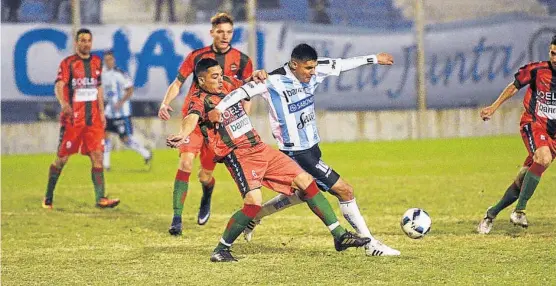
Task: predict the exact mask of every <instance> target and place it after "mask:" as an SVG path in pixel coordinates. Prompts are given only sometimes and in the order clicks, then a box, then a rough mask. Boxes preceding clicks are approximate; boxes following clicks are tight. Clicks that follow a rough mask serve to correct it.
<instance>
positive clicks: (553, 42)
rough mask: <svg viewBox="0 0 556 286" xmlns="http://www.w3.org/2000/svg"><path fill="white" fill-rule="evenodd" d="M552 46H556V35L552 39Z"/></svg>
mask: <svg viewBox="0 0 556 286" xmlns="http://www.w3.org/2000/svg"><path fill="white" fill-rule="evenodd" d="M550 44H551V45H556V35H554V36H553V37H552V42H550Z"/></svg>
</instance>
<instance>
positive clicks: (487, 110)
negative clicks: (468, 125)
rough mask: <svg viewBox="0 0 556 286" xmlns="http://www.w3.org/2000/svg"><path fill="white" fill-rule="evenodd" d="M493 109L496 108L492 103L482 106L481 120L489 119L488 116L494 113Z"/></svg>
mask: <svg viewBox="0 0 556 286" xmlns="http://www.w3.org/2000/svg"><path fill="white" fill-rule="evenodd" d="M495 111H496V108H494V107H493V106H492V105H491V106H488V107H485V108H483V109H482V110H481V119H483V121H488V120H490V118H491V117H492V115H493V114H494V112H495Z"/></svg>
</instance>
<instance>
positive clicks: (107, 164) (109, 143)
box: [102, 138, 112, 169]
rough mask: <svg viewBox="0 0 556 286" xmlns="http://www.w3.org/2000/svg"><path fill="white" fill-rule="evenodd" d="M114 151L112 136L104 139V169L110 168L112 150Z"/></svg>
mask: <svg viewBox="0 0 556 286" xmlns="http://www.w3.org/2000/svg"><path fill="white" fill-rule="evenodd" d="M111 151H112V140H110V138H105V139H104V154H103V160H102V165H103V167H104V169H110V152H111Z"/></svg>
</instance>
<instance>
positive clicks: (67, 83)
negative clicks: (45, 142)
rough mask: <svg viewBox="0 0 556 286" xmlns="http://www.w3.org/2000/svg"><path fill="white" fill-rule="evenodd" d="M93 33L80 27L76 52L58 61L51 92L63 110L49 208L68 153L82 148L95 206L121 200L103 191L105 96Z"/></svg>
mask: <svg viewBox="0 0 556 286" xmlns="http://www.w3.org/2000/svg"><path fill="white" fill-rule="evenodd" d="M92 44H93V35H92V34H91V31H89V30H87V29H80V30H79V31H77V33H76V35H75V47H76V53H75V54H73V55H71V56H69V57H67V58H65V59H64V60H62V62H61V63H60V68H59V69H58V75H57V77H56V84H55V87H54V93H55V94H56V98H57V99H58V102H60V106H61V107H62V112H61V114H60V123H61V127H60V143H59V145H58V153H57V157H56V160H55V161H54V163H52V165H50V171H49V172H48V185H47V187H46V194H45V197H44V200H43V202H42V206H43V207H44V208H50V209H51V208H52V206H53V200H54V189H55V187H56V183H57V182H58V177H60V173H61V172H62V169H63V167H64V165H66V163H67V162H68V159H69V156H70V155H72V154H75V153H77V152H79V151H80V150H81V154H83V155H86V156H89V158H91V164H92V169H91V179H92V180H93V185H94V189H95V198H96V206H97V207H99V208H112V207H115V206H117V205H118V204H119V203H120V200H118V199H108V198H106V196H105V194H104V172H103V171H104V170H103V168H102V152H103V147H104V146H103V140H104V127H105V126H106V120H105V118H104V100H103V92H102V85H101V73H102V61H101V59H100V58H99V57H98V56H95V55H91V47H92Z"/></svg>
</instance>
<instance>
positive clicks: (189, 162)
mask: <svg viewBox="0 0 556 286" xmlns="http://www.w3.org/2000/svg"><path fill="white" fill-rule="evenodd" d="M178 168H179V169H180V170H182V171H184V172H188V173H191V170H192V169H193V159H192V158H189V157H185V156H181V157H180V164H179V167H178Z"/></svg>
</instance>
